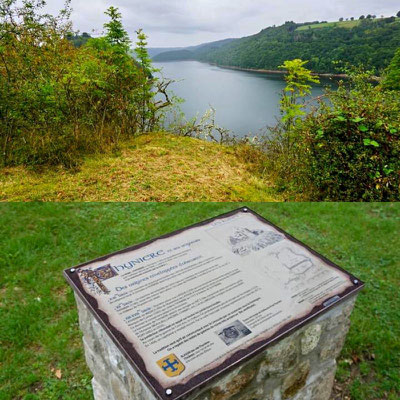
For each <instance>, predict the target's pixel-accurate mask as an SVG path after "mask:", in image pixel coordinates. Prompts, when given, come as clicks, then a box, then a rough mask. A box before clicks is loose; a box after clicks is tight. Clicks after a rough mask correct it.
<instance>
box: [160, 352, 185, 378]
mask: <svg viewBox="0 0 400 400" xmlns="http://www.w3.org/2000/svg"><path fill="white" fill-rule="evenodd" d="M157 365H158V366H159V367H160V368H161V369H162V370H163V371H164V374H165V375H167V376H169V377H171V378H172V377H174V376H178V375H180V374H181V373H182V372H183V371H184V370H185V366H184V365H183V363H182V362H181V361H180V360H179V358H178V357H177V356H176V355H175V354H169V355H168V356H165V357H163V358H162V359H161V360H158V361H157Z"/></svg>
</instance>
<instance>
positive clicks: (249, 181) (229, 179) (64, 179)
mask: <svg viewBox="0 0 400 400" xmlns="http://www.w3.org/2000/svg"><path fill="white" fill-rule="evenodd" d="M241 153H242V152H237V151H236V149H235V148H234V147H228V146H220V145H217V144H214V143H208V142H205V141H202V140H197V139H193V138H185V137H178V136H174V135H169V134H165V133H157V134H156V133H152V134H148V135H143V136H140V137H138V138H135V139H133V140H132V141H130V142H126V143H124V144H123V145H121V148H120V151H119V153H118V154H102V155H96V156H91V157H88V158H87V159H86V160H85V162H84V163H83V164H82V166H81V167H80V169H79V171H68V170H65V169H62V168H53V169H47V170H46V171H43V172H35V171H32V170H30V169H27V168H25V167H15V168H6V169H3V170H2V171H0V199H1V200H3V201H4V200H6V201H32V200H42V201H241V200H246V201H274V200H279V199H277V198H276V195H275V193H274V192H273V190H272V188H271V185H268V183H267V182H266V181H265V180H264V179H263V178H262V177H261V176H260V175H259V174H257V172H256V170H255V166H254V162H253V161H252V160H248V159H246V157H243V154H241Z"/></svg>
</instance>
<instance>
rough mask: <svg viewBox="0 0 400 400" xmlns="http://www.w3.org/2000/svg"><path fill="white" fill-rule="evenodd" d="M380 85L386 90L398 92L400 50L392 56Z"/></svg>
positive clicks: (399, 83) (399, 87) (399, 84)
mask: <svg viewBox="0 0 400 400" xmlns="http://www.w3.org/2000/svg"><path fill="white" fill-rule="evenodd" d="M382 84H383V87H385V88H386V89H393V90H400V48H399V49H398V50H397V52H396V54H395V55H394V57H393V60H392V62H391V63H390V65H389V67H388V69H387V71H386V74H385V77H384V80H383V83H382Z"/></svg>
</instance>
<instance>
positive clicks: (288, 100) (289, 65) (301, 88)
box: [279, 59, 319, 129]
mask: <svg viewBox="0 0 400 400" xmlns="http://www.w3.org/2000/svg"><path fill="white" fill-rule="evenodd" d="M307 63H308V61H303V60H300V59H295V60H291V61H285V62H284V63H283V65H280V66H279V68H282V69H285V70H286V72H287V73H286V75H285V81H286V83H287V86H286V88H285V90H284V94H283V96H282V99H281V114H282V122H283V123H284V124H286V129H290V128H291V127H292V126H293V125H295V124H296V123H297V121H298V120H299V117H301V116H303V115H305V113H304V111H303V110H302V109H303V108H304V104H299V103H298V99H299V98H304V97H305V96H308V95H309V94H310V93H311V85H310V83H319V78H318V77H316V76H313V75H312V74H311V71H310V70H308V69H307V68H304V65H306V64H307Z"/></svg>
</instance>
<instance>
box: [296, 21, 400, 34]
mask: <svg viewBox="0 0 400 400" xmlns="http://www.w3.org/2000/svg"><path fill="white" fill-rule="evenodd" d="M382 19H385V18H376V19H375V20H374V21H379V20H382ZM361 21H362V20H360V19H356V20H354V21H336V22H326V23H323V24H310V25H303V26H300V27H298V28H297V29H296V31H305V30H307V29H321V28H347V29H351V28H354V27H355V26H358V25H360V23H361ZM399 21H400V18H396V22H399Z"/></svg>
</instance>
